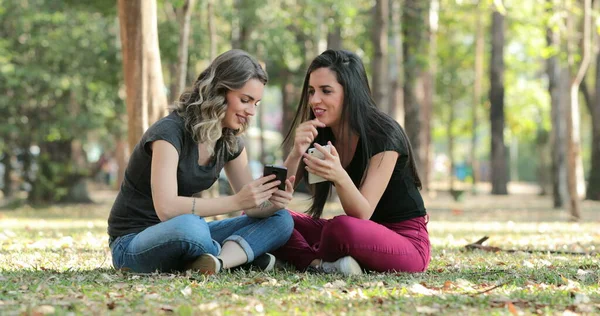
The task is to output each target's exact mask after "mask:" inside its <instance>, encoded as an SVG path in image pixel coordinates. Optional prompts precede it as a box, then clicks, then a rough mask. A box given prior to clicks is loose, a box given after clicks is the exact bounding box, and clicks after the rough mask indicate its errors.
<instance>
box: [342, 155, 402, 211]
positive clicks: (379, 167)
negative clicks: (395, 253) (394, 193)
mask: <svg viewBox="0 0 600 316" xmlns="http://www.w3.org/2000/svg"><path fill="white" fill-rule="evenodd" d="M397 160H398V153H397V152H395V151H386V152H382V153H378V154H377V155H375V156H373V157H372V158H371V160H370V162H369V165H368V166H367V170H366V177H365V179H364V182H363V184H362V186H361V188H360V190H359V189H358V188H356V186H355V185H354V183H353V182H352V179H350V176H347V177H346V178H343V179H342V180H341V181H340V182H338V183H336V184H335V189H336V192H337V194H338V196H339V198H340V202H341V203H342V208H343V209H344V212H345V213H346V214H347V215H349V216H352V217H356V218H361V219H369V218H371V216H372V215H373V212H374V211H375V207H377V204H378V203H379V200H380V199H381V196H382V195H383V192H385V189H386V187H387V185H388V183H389V182H390V179H391V177H392V172H393V171H394V167H395V166H396V161H397ZM346 175H347V174H346Z"/></svg>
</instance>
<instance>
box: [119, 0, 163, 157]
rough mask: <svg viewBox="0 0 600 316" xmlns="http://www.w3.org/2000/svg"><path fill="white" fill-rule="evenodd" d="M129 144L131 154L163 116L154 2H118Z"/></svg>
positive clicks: (142, 0)
mask: <svg viewBox="0 0 600 316" xmlns="http://www.w3.org/2000/svg"><path fill="white" fill-rule="evenodd" d="M118 1H119V2H118V8H119V23H120V35H121V46H122V54H123V73H124V76H125V86H126V95H127V98H126V103H127V119H128V123H127V127H128V144H129V148H130V149H131V150H133V148H134V147H135V145H136V144H137V142H138V141H139V140H140V138H141V137H142V134H143V133H144V132H145V131H146V129H147V128H148V126H149V125H150V124H152V123H154V122H155V121H156V120H158V119H159V118H160V117H162V116H163V115H165V113H166V105H167V100H166V95H165V92H164V82H163V76H162V69H161V66H160V52H159V49H158V30H157V25H156V23H157V22H156V0H118Z"/></svg>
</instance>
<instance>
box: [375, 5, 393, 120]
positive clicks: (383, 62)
mask: <svg viewBox="0 0 600 316" xmlns="http://www.w3.org/2000/svg"><path fill="white" fill-rule="evenodd" d="M388 7H389V4H388V0H376V1H375V6H374V7H373V21H374V27H373V30H372V33H371V42H372V43H373V65H372V73H371V75H372V78H373V80H372V83H373V84H372V85H371V89H372V93H373V99H374V100H375V104H377V107H379V108H380V109H381V110H382V111H383V112H386V113H387V112H388V102H387V84H385V83H386V82H387V69H388V65H387V58H388V20H389V18H388Z"/></svg>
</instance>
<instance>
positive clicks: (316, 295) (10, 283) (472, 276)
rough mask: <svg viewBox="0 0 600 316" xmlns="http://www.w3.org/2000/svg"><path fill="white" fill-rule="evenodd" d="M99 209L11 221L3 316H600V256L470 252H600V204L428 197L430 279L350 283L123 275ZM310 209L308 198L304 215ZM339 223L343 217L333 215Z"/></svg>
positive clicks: (300, 203) (2, 275)
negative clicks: (565, 206) (480, 245)
mask: <svg viewBox="0 0 600 316" xmlns="http://www.w3.org/2000/svg"><path fill="white" fill-rule="evenodd" d="M104 193H105V194H103V195H102V194H100V195H98V197H97V198H96V200H97V201H98V202H97V203H96V204H94V205H71V206H52V207H47V208H40V209H32V208H30V207H27V206H24V207H20V208H18V209H16V210H0V315H42V314H59V315H64V314H76V315H78V314H83V315H92V314H97V315H98V314H99V315H104V314H117V315H122V314H142V313H144V314H151V315H154V314H177V315H204V314H217V315H221V314H233V315H235V314H303V315H315V314H317V315H318V314H357V315H387V314H436V315H437V314H445V315H481V314H494V315H528V314H550V315H552V314H561V315H565V314H566V315H575V314H600V255H598V254H595V255H592V256H589V255H587V256H586V255H567V254H549V253H543V252H538V253H528V252H523V251H517V252H485V251H481V250H475V251H465V250H464V246H465V245H466V244H468V243H471V242H474V241H476V240H478V239H479V238H481V237H483V236H486V235H487V236H490V239H489V241H487V242H486V243H485V245H489V246H496V247H500V248H502V249H517V250H532V249H538V250H559V251H570V252H597V251H599V250H600V204H599V203H592V202H589V201H586V202H584V204H583V206H584V211H583V220H582V221H581V222H580V223H572V222H569V221H568V216H567V214H566V211H564V210H553V209H552V208H551V204H550V202H549V200H548V199H547V198H540V197H537V196H535V195H516V196H509V197H491V196H488V195H479V196H474V197H467V199H466V200H465V201H464V202H461V203H458V202H454V201H452V200H451V199H450V198H449V197H448V196H446V195H443V194H440V195H438V196H427V197H426V199H427V202H426V203H427V207H428V210H429V213H430V215H431V222H430V224H429V226H428V228H429V232H430V235H431V241H432V247H433V252H432V253H433V257H432V261H431V264H430V266H429V270H428V271H427V272H426V273H421V274H405V273H393V274H378V273H372V274H367V275H364V276H360V277H351V278H345V277H342V276H339V275H317V274H307V273H300V272H294V271H284V270H279V271H277V272H274V273H268V274H267V273H259V272H250V271H239V272H235V273H223V274H219V275H216V276H208V277H206V276H203V275H200V274H197V273H185V274H150V275H143V274H133V273H123V272H117V271H114V270H112V269H111V256H110V252H109V250H108V246H107V235H106V217H107V214H108V210H109V208H110V205H111V202H112V198H113V197H114V193H113V194H112V195H111V193H110V192H108V193H107V192H104ZM305 205H306V201H304V200H302V199H297V200H296V201H295V205H294V207H293V208H295V209H296V210H301V208H302V207H304V206H305ZM329 207H330V210H331V211H330V212H329V213H328V215H329V216H331V215H333V214H335V212H337V211H339V207H338V206H337V204H336V203H331V205H329Z"/></svg>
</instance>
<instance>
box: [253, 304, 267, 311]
mask: <svg viewBox="0 0 600 316" xmlns="http://www.w3.org/2000/svg"><path fill="white" fill-rule="evenodd" d="M254 309H256V311H257V312H259V313H264V312H265V307H264V306H263V304H258V305H256V306H255V307H254Z"/></svg>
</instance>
